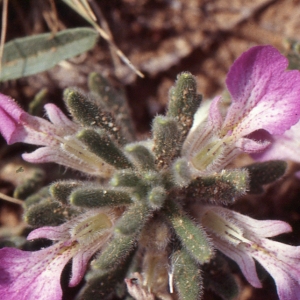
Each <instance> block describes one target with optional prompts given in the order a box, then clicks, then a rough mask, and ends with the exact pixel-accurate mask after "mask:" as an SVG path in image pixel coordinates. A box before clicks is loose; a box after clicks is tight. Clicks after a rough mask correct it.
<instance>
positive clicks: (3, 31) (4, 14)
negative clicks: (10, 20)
mask: <svg viewBox="0 0 300 300" xmlns="http://www.w3.org/2000/svg"><path fill="white" fill-rule="evenodd" d="M7 10H8V0H3V6H2V29H1V41H0V76H1V66H2V56H3V49H4V44H5V38H6V30H7Z"/></svg>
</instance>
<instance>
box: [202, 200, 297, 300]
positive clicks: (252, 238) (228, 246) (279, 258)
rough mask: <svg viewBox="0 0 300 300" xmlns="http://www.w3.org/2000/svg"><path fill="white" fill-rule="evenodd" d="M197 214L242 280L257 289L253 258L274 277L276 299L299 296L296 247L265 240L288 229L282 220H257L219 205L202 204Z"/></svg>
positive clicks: (295, 298)
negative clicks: (236, 265)
mask: <svg viewBox="0 0 300 300" xmlns="http://www.w3.org/2000/svg"><path fill="white" fill-rule="evenodd" d="M199 211H200V213H199V215H198V218H199V219H200V221H201V224H202V225H203V226H204V228H205V229H206V231H207V232H208V234H209V235H210V237H211V238H212V240H213V243H214V245H215V247H216V248H217V249H218V250H220V251H221V252H223V253H224V254H225V255H227V256H228V257H230V258H231V259H232V260H234V261H236V263H237V264H238V265H239V267H240V269H241V271H242V272H243V274H244V276H245V277H246V279H247V280H248V281H249V283H250V284H251V285H253V286H254V287H256V288H261V287H262V285H261V282H260V280H259V279H258V277H257V273H256V269H255V262H254V259H256V260H257V261H258V262H259V263H260V264H261V265H262V266H263V267H264V268H265V269H266V270H267V271H268V272H269V273H270V275H271V276H272V277H273V278H274V280H275V283H276V287H277V293H278V296H279V298H280V300H298V299H299V295H300V247H299V246H298V247H295V246H290V245H285V244H282V243H279V242H276V241H272V240H269V239H267V238H268V237H273V236H276V235H279V234H282V233H286V232H291V231H292V228H291V227H290V225H289V224H287V223H285V222H282V221H275V220H266V221H258V220H255V219H252V218H250V217H247V216H244V215H242V214H239V213H237V212H234V211H231V210H228V209H226V208H222V207H212V206H207V207H202V208H201V209H200V210H199Z"/></svg>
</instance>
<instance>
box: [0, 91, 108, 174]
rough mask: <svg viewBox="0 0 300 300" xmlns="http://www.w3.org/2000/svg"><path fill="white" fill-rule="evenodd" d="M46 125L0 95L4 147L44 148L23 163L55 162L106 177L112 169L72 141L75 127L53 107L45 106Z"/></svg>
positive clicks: (75, 141) (81, 145) (76, 129)
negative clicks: (28, 146)
mask: <svg viewBox="0 0 300 300" xmlns="http://www.w3.org/2000/svg"><path fill="white" fill-rule="evenodd" d="M45 110H46V113H47V116H48V118H49V120H50V121H51V122H52V123H50V122H49V121H47V120H44V119H42V118H39V117H34V116H31V115H29V114H28V113H26V112H25V111H23V110H22V109H21V108H20V107H19V106H18V105H17V103H16V102H15V101H13V100H12V99H11V98H9V97H7V96H5V95H2V94H0V120H1V123H0V132H1V134H2V135H3V137H4V138H5V140H6V141H7V143H8V144H9V145H10V144H14V143H17V142H23V143H28V144H33V145H39V146H44V147H41V148H38V149H37V150H35V151H34V152H32V153H25V154H23V156H22V157H23V159H24V160H26V161H28V162H32V163H45V162H56V163H58V164H61V165H64V166H67V167H70V168H73V169H76V170H80V171H82V172H85V173H88V174H92V175H98V176H103V177H107V176H109V175H110V174H111V171H112V169H113V168H112V167H111V166H109V165H108V164H107V163H105V162H104V161H103V160H102V159H100V158H99V157H98V156H96V155H95V154H93V153H91V152H89V151H87V150H86V147H85V146H84V145H83V144H82V143H81V142H80V141H79V140H78V139H76V137H75V135H76V133H77V132H78V130H79V129H80V127H79V125H77V124H76V123H74V122H72V121H71V120H69V119H68V118H67V117H66V116H65V115H64V114H63V112H62V111H61V110H60V109H59V108H58V107H57V106H55V105H54V104H47V105H45Z"/></svg>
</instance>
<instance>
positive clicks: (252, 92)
mask: <svg viewBox="0 0 300 300" xmlns="http://www.w3.org/2000/svg"><path fill="white" fill-rule="evenodd" d="M287 66H288V60H287V59H286V58H285V57H284V56H282V55H281V54H280V53H279V52H278V51H277V50H276V49H275V48H273V47H272V46H257V47H253V48H251V49H250V50H248V51H247V52H245V53H243V54H242V55H241V56H240V57H239V58H238V59H237V60H236V61H235V62H234V64H233V65H232V67H231V69H230V71H229V73H228V75H227V79H226V84H227V87H228V90H229V92H230V94H231V97H232V104H231V106H230V108H229V110H228V113H227V116H226V119H225V123H224V127H225V129H226V130H232V129H233V127H235V131H236V132H239V133H240V134H242V135H243V136H245V135H247V134H249V133H251V132H253V131H255V130H258V129H265V130H267V131H268V132H270V133H271V134H282V133H283V132H284V131H286V130H287V129H289V128H290V127H291V126H292V125H294V124H296V123H297V122H298V120H299V118H300V101H299V100H300V73H299V71H285V69H286V68H287Z"/></svg>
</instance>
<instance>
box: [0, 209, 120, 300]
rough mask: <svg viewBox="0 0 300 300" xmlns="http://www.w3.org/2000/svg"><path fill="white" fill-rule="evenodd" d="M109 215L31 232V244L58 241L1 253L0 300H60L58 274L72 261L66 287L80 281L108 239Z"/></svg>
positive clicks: (90, 215) (97, 214)
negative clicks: (37, 248) (41, 246)
mask: <svg viewBox="0 0 300 300" xmlns="http://www.w3.org/2000/svg"><path fill="white" fill-rule="evenodd" d="M109 214H110V215H109V216H108V215H107V214H104V213H101V212H99V211H95V212H93V213H92V212H88V213H86V214H85V215H84V216H80V217H78V218H77V219H74V220H72V221H69V222H67V223H64V224H62V225H60V226H58V227H42V228H39V229H36V230H34V231H32V232H31V233H30V234H29V236H28V239H30V240H31V239H37V238H47V239H50V240H56V241H58V242H57V243H56V244H54V245H52V246H50V247H48V248H45V249H42V250H39V251H35V252H30V251H21V250H19V249H14V248H3V249H0V296H1V299H2V300H11V299H18V300H60V299H62V289H61V286H60V277H61V272H62V271H63V269H64V267H65V265H66V264H67V263H68V262H69V261H70V259H72V258H73V260H72V276H71V279H70V281H69V286H75V285H77V284H78V283H79V282H80V281H81V279H82V277H83V275H84V273H85V271H86V267H87V264H88V262H89V260H90V258H91V257H92V255H93V254H94V253H95V252H96V251H97V250H99V249H100V248H101V247H102V245H104V244H105V242H106V241H107V240H108V239H109V238H110V237H111V234H112V229H111V228H112V226H113V222H114V221H115V216H114V215H113V214H111V213H109ZM87 232H88V235H87V234H86V233H87Z"/></svg>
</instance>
